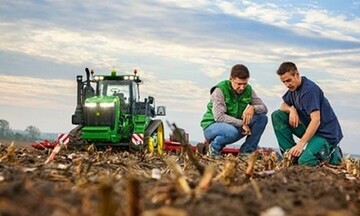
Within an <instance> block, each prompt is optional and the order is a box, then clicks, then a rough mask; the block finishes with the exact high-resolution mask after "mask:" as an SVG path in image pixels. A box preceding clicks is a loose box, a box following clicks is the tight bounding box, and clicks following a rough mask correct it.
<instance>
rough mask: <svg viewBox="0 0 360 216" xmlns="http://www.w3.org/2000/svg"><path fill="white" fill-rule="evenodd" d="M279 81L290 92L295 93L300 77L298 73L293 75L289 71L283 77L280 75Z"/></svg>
mask: <svg viewBox="0 0 360 216" xmlns="http://www.w3.org/2000/svg"><path fill="white" fill-rule="evenodd" d="M280 80H281V82H283V83H284V85H285V86H286V88H288V89H289V90H290V91H295V90H296V89H297V88H298V87H299V86H300V84H301V77H300V74H299V73H298V72H296V73H295V74H294V75H293V74H292V73H291V72H290V71H288V72H286V73H284V74H283V75H280Z"/></svg>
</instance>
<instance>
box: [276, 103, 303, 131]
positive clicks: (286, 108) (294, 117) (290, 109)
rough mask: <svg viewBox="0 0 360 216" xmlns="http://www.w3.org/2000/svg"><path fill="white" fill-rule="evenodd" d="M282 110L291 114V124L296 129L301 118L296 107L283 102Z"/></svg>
mask: <svg viewBox="0 0 360 216" xmlns="http://www.w3.org/2000/svg"><path fill="white" fill-rule="evenodd" d="M280 110H281V111H284V112H286V113H289V124H290V125H291V126H292V127H293V128H296V127H298V126H299V124H300V117H299V114H298V112H297V110H296V108H295V107H293V106H290V105H288V104H287V103H285V102H283V103H282V104H281V106H280Z"/></svg>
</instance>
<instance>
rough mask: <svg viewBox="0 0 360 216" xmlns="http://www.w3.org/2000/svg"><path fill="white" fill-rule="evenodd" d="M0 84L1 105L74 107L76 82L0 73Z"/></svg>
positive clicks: (53, 107) (58, 108)
mask: <svg viewBox="0 0 360 216" xmlns="http://www.w3.org/2000/svg"><path fill="white" fill-rule="evenodd" d="M0 86H1V88H0V95H2V100H0V104H3V105H9V106H17V107H23V108H28V107H36V108H47V109H57V110H62V109H69V108H71V109H72V108H74V107H75V102H76V100H75V98H76V82H70V81H67V80H61V79H40V78H33V77H24V76H21V77H20V76H9V75H1V74H0ZM73 101H74V102H73Z"/></svg>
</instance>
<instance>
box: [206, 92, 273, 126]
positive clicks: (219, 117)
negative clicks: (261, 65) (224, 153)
mask: <svg viewBox="0 0 360 216" xmlns="http://www.w3.org/2000/svg"><path fill="white" fill-rule="evenodd" d="M251 99H252V100H251V103H250V105H252V106H254V108H255V113H257V114H261V113H265V114H266V113H267V111H268V110H267V107H266V106H265V104H264V102H263V101H262V100H261V99H260V98H259V97H258V96H257V95H256V93H255V91H254V90H252V92H251ZM211 100H212V102H213V107H212V112H213V114H214V119H215V121H217V122H226V123H229V124H232V125H234V126H235V127H241V126H242V124H243V121H242V119H237V118H234V117H232V116H229V115H227V114H226V109H227V108H226V104H225V99H224V94H223V93H222V91H221V90H220V89H219V88H216V89H215V90H214V91H213V93H212V94H211Z"/></svg>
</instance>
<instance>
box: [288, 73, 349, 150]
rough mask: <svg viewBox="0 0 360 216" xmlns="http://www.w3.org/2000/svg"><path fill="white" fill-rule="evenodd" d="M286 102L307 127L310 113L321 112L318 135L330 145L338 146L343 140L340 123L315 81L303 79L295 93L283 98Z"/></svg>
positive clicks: (289, 92)
mask: <svg viewBox="0 0 360 216" xmlns="http://www.w3.org/2000/svg"><path fill="white" fill-rule="evenodd" d="M282 98H283V100H284V102H285V103H287V104H288V105H290V106H294V107H295V108H296V110H297V112H298V113H299V116H300V120H301V122H303V123H304V124H305V125H309V123H310V120H311V119H310V113H311V112H313V111H316V110H319V111H320V118H321V120H320V121H321V123H320V126H319V128H318V130H317V132H316V134H318V135H320V136H322V137H324V138H325V139H326V140H327V141H328V142H329V143H331V144H334V145H335V144H337V143H339V142H340V140H341V139H342V138H343V134H342V131H341V127H340V123H339V121H338V119H337V117H336V115H335V113H334V110H333V109H332V107H331V105H330V103H329V101H328V99H327V98H326V97H325V96H324V92H323V91H322V90H321V89H320V87H319V86H318V85H317V84H315V83H314V82H313V81H311V80H309V79H307V78H306V77H304V76H303V77H301V85H300V86H299V87H298V88H297V89H296V90H295V91H289V90H288V91H287V92H286V93H285V94H284V96H283V97H282Z"/></svg>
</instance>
